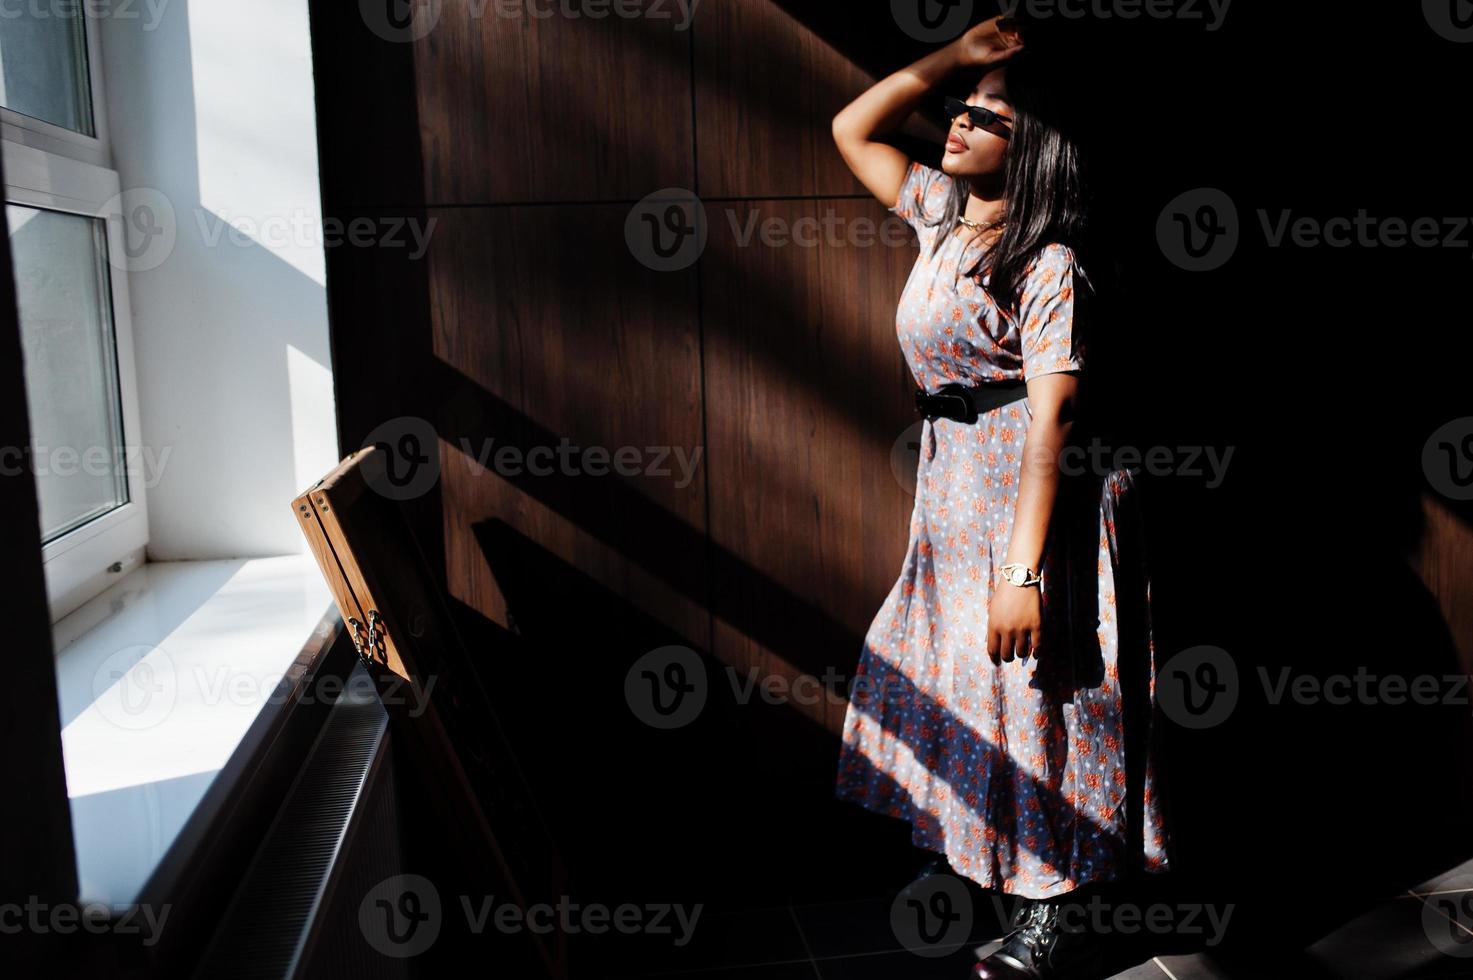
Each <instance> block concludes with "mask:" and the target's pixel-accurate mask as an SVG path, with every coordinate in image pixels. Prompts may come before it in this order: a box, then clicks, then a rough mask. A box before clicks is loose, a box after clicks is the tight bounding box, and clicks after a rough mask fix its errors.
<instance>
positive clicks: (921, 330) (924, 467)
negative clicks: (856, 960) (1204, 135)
mask: <svg viewBox="0 0 1473 980" xmlns="http://www.w3.org/2000/svg"><path fill="white" fill-rule="evenodd" d="M951 179H952V178H951V177H950V176H949V175H947V174H945V173H943V172H942V171H939V170H935V169H933V168H931V167H927V166H925V165H923V164H920V163H918V162H917V163H913V164H912V165H911V167H910V169H909V171H908V173H907V175H906V179H905V182H904V185H903V187H902V189H901V192H900V196H899V198H898V199H897V201H896V204H895V206H894V207H893V208H892V209H891V210H892V211H893V212H894V213H895V214H897V215H899V216H900V217H901V218H903V219H904V220H905V221H906V222H907V223H909V224H910V225H911V227H912V228H914V229H915V231H916V234H917V236H918V238H919V239H920V248H921V252H920V256H919V257H918V258H917V260H916V264H915V267H914V269H913V270H912V271H911V275H910V279H909V281H908V282H907V284H906V287H905V290H904V293H903V294H902V298H901V301H900V306H899V311H898V315H897V322H896V327H897V332H898V334H899V339H900V345H901V347H902V349H903V351H904V354H905V358H906V361H907V363H908V364H909V366H910V370H911V373H912V375H913V376H914V378H915V380H916V383H917V384H918V385H920V386H922V387H924V388H926V389H927V390H929V391H933V392H934V391H935V390H936V389H937V388H938V387H940V386H941V385H943V384H946V383H947V382H952V381H959V382H963V383H968V384H970V383H975V382H978V381H982V380H988V379H996V380H1002V379H1017V378H1023V379H1027V378H1033V377H1037V376H1039V375H1043V374H1048V373H1051V372H1056V371H1083V368H1084V353H1085V348H1084V342H1083V340H1084V338H1083V334H1084V328H1083V326H1082V324H1081V323H1080V322H1078V321H1077V320H1076V317H1075V307H1076V303H1075V297H1074V288H1075V268H1076V267H1075V265H1074V256H1073V254H1072V252H1071V251H1070V250H1069V249H1068V248H1067V247H1065V246H1063V245H1058V244H1051V245H1049V246H1048V247H1046V248H1045V249H1044V250H1043V251H1042V252H1041V253H1040V254H1039V256H1038V258H1037V259H1035V261H1034V262H1033V264H1032V265H1031V266H1030V267H1029V269H1028V270H1027V274H1026V276H1025V279H1024V284H1023V288H1022V290H1021V298H1020V303H1019V306H1018V311H1017V315H1016V317H1013V316H1010V315H1008V314H1007V313H1005V312H1003V311H1001V310H1000V309H999V308H998V306H997V305H996V304H995V303H994V302H993V300H992V298H991V297H990V295H989V294H988V292H987V290H986V289H985V286H986V285H987V281H988V278H987V276H986V275H985V274H983V273H979V272H977V265H976V263H977V260H978V259H979V258H980V257H981V254H982V253H981V252H980V249H981V248H982V247H983V246H980V245H977V244H974V243H972V242H971V238H972V236H970V235H956V234H952V235H950V236H949V241H947V242H946V243H944V244H943V245H942V247H941V249H940V251H939V252H938V253H937V254H936V255H934V256H933V255H932V254H931V246H932V243H933V242H934V238H935V236H936V235H937V234H939V233H940V232H939V231H938V229H937V228H935V227H928V226H927V225H926V223H925V222H924V221H923V220H921V219H922V216H923V215H930V216H936V215H939V214H940V213H941V209H942V206H943V202H944V200H945V197H946V195H947V193H948V192H949V190H950V186H949V183H950V181H951ZM969 270H970V271H969ZM1081 319H1084V318H1081ZM1031 417H1032V416H1031V412H1030V409H1029V404H1028V402H1027V400H1023V401H1019V402H1014V403H1012V404H1010V405H1005V406H1002V407H1000V408H995V409H992V410H991V411H989V412H987V413H985V414H984V415H983V416H982V417H981V419H979V421H978V422H976V423H975V424H966V423H963V422H957V421H953V420H950V419H937V420H934V421H926V422H925V423H924V424H923V427H922V431H921V451H920V459H919V463H918V469H917V479H916V499H915V507H914V511H913V513H912V516H911V522H910V539H909V545H908V548H907V551H906V555H905V559H904V563H903V565H902V567H901V570H900V576H899V578H898V579H897V580H896V582H895V585H894V586H893V587H892V588H891V590H890V592H889V594H888V595H887V596H886V598H885V600H884V603H883V605H881V607H880V609H879V612H878V613H877V614H876V616H875V618H874V621H873V623H872V624H871V626H870V628H869V630H868V631H867V633H866V636H865V639H864V645H863V647H862V650H861V653H860V660H859V666H858V670H857V672H856V678H855V683H854V685H853V689H852V690H851V692H850V703H849V707H848V709H847V714H846V717H845V722H844V728H843V741H842V747H841V751H840V758H839V771H838V780H837V787H836V793H837V795H838V796H839V798H841V799H846V800H850V801H852V802H855V803H858V804H860V805H862V806H864V807H867V808H868V809H871V810H874V811H876V812H878V813H882V814H888V815H890V816H893V817H899V818H902V819H905V820H908V821H909V822H910V824H911V828H912V835H911V836H912V841H913V842H914V843H915V844H916V845H918V846H920V847H923V848H926V849H929V850H933V851H937V852H940V853H942V854H944V855H946V857H947V859H948V861H949V863H950V864H951V866H952V867H953V868H955V869H956V870H957V871H958V872H959V873H961V874H963V875H966V876H967V877H969V878H971V879H972V880H974V881H976V882H977V883H978V884H979V885H981V886H982V887H984V888H993V889H998V890H1001V891H1004V892H1007V893H1011V894H1016V895H1020V896H1023V897H1027V898H1052V897H1055V896H1058V895H1061V894H1063V893H1066V892H1069V891H1072V890H1073V889H1075V888H1077V887H1080V886H1082V885H1084V884H1086V883H1089V882H1095V881H1103V880H1111V879H1117V878H1121V877H1124V876H1126V875H1127V874H1128V873H1131V872H1132V871H1134V870H1137V869H1138V870H1144V871H1164V870H1166V868H1167V864H1168V859H1167V847H1168V840H1167V834H1166V830H1165V821H1164V819H1163V817H1164V814H1163V807H1162V800H1161V798H1160V795H1159V794H1158V793H1157V792H1156V789H1157V785H1158V780H1157V775H1156V773H1157V768H1158V766H1157V762H1156V758H1155V756H1156V749H1155V742H1156V739H1155V738H1154V737H1153V731H1152V728H1153V718H1154V716H1155V712H1154V710H1153V709H1154V702H1155V681H1154V678H1155V670H1154V667H1155V664H1154V661H1155V653H1154V645H1153V639H1152V633H1151V626H1150V585H1149V578H1148V576H1147V575H1146V569H1145V559H1144V555H1143V538H1142V528H1141V525H1140V518H1139V515H1138V513H1137V507H1138V502H1137V501H1136V490H1135V487H1134V484H1133V481H1132V477H1131V474H1130V473H1129V471H1127V470H1123V469H1111V470H1108V471H1106V472H1095V471H1094V470H1092V469H1091V467H1090V466H1088V465H1085V464H1086V462H1087V460H1086V459H1083V458H1076V460H1075V461H1076V463H1077V464H1078V465H1076V466H1074V467H1071V468H1070V469H1068V470H1067V472H1069V473H1071V474H1073V475H1069V476H1065V477H1063V478H1062V479H1061V487H1060V493H1059V499H1058V502H1057V504H1056V506H1055V510H1054V514H1053V516H1052V518H1051V520H1050V531H1049V537H1048V543H1047V545H1046V547H1045V554H1044V557H1043V559H1042V562H1041V567H1040V569H1039V572H1040V574H1041V575H1042V577H1043V584H1042V585H1041V586H1040V589H1041V592H1042V599H1041V601H1042V610H1043V613H1042V615H1043V637H1042V644H1043V653H1042V654H1041V655H1040V656H1039V657H1029V658H1026V659H1019V660H1013V661H1011V662H1004V663H1001V664H999V665H994V664H993V662H992V661H991V659H990V658H989V657H988V655H987V603H988V598H989V596H990V594H991V588H992V585H993V583H995V582H997V581H999V580H1000V573H998V572H997V568H998V566H1000V565H1001V564H1002V563H1003V562H1005V561H1006V560H1007V559H1006V555H1007V550H1008V540H1009V536H1010V533H1011V525H1012V520H1013V516H1014V508H1015V506H1016V503H1017V488H1018V483H1019V477H1020V474H1021V468H1022V460H1021V454H1020V450H1021V449H1022V446H1023V439H1024V436H1025V435H1026V434H1027V429H1028V423H1029V420H1030V419H1031ZM1095 469H1098V468H1095ZM1004 587H1005V588H1013V586H1004Z"/></svg>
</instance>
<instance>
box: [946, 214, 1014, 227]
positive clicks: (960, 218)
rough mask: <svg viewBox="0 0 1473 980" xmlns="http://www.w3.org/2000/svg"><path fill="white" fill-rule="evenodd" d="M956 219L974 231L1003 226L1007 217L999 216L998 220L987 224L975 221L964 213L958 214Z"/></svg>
mask: <svg viewBox="0 0 1473 980" xmlns="http://www.w3.org/2000/svg"><path fill="white" fill-rule="evenodd" d="M956 220H958V221H960V222H961V223H962V224H964V225H966V226H967V227H968V228H970V229H972V230H973V231H991V230H992V229H994V228H998V227H1001V226H1002V225H1003V223H1004V222H1005V221H1006V220H1007V219H1006V218H998V219H997V220H996V221H989V222H987V223H986V224H982V223H981V222H977V221H973V220H972V219H971V218H968V217H967V216H966V215H964V214H959V215H957V216H956Z"/></svg>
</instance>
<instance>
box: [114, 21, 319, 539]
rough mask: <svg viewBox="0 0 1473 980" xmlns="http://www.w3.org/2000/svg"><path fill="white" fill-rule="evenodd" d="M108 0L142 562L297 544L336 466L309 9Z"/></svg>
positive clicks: (115, 149)
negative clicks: (145, 529) (149, 462)
mask: <svg viewBox="0 0 1473 980" xmlns="http://www.w3.org/2000/svg"><path fill="white" fill-rule="evenodd" d="M113 9H114V15H113V16H110V17H103V18H101V19H100V20H99V21H98V26H99V28H100V42H101V46H102V52H103V65H104V70H105V77H106V80H107V96H106V101H107V111H108V126H109V129H110V135H111V139H112V144H113V148H114V159H113V166H114V167H115V168H116V169H117V171H118V173H119V176H120V178H121V181H122V186H123V188H124V200H123V207H124V217H125V222H126V221H127V220H128V219H129V218H130V217H131V218H132V221H133V226H132V227H131V228H130V240H131V242H132V244H133V246H134V249H136V251H135V254H134V257H133V262H132V265H131V267H130V272H129V286H130V290H131V305H132V313H133V333H134V342H135V346H136V349H137V363H138V386H139V401H140V414H141V417H142V423H141V427H142V432H141V433H140V434H139V435H141V440H139V439H138V438H137V437H136V436H135V434H129V435H128V437H127V441H128V442H129V443H135V442H138V441H141V442H142V443H143V444H144V445H146V446H148V447H150V448H151V450H152V451H153V452H154V453H155V457H154V458H155V459H157V460H160V461H161V465H160V466H159V468H158V472H157V475H154V476H151V477H150V485H149V487H148V514H149V523H150V544H149V557H150V558H152V559H155V560H175V559H197V558H232V557H255V556H262V555H277V554H291V553H297V552H300V551H302V550H303V549H304V542H303V540H302V536H301V533H300V531H299V530H298V529H297V526H296V521H295V519H294V517H293V515H292V513H291V510H290V506H289V505H290V502H291V499H292V497H293V496H295V495H296V494H297V493H298V492H300V491H301V490H304V489H306V488H307V487H308V486H309V485H310V484H311V483H312V482H313V481H314V480H315V479H317V478H318V477H320V476H321V475H322V474H323V473H325V472H327V470H329V469H330V468H331V467H332V465H333V464H334V463H335V462H336V461H337V459H338V451H337V450H338V447H337V437H336V426H335V422H334V401H333V389H332V372H331V366H330V364H331V362H330V359H329V355H328V331H327V302H326V291H325V289H324V282H325V275H324V262H325V260H324V254H323V244H322V240H321V239H322V235H321V231H320V229H321V220H322V215H321V198H320V190H319V184H318V171H317V142H316V141H317V136H316V115H315V110H314V104H313V88H312V61H311V51H310V46H309V38H308V22H307V0H250V2H248V3H241V2H233V0H148V2H129V3H115V5H114V8H113ZM140 205H141V206H140ZM169 212H172V215H170V213H169ZM146 228H152V229H155V230H156V231H157V230H162V232H163V233H162V234H157V233H152V232H149V233H145V232H143V231H140V229H146ZM170 232H172V233H173V237H172V240H171V239H170ZM130 251H132V250H130Z"/></svg>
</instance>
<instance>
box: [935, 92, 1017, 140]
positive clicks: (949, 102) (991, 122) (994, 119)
mask: <svg viewBox="0 0 1473 980" xmlns="http://www.w3.org/2000/svg"><path fill="white" fill-rule="evenodd" d="M945 105H946V118H947V119H955V118H956V117H957V116H960V115H961V114H962V113H966V114H967V115H968V116H970V117H971V120H972V125H973V126H976V127H977V128H978V129H985V130H987V131H988V132H992V133H996V135H998V136H1001V137H1002V138H1003V139H1007V135H1008V133H1009V132H1010V130H1009V128H1008V127H1009V126H1011V125H1012V122H1013V121H1012V120H1011V119H1009V118H1008V117H1007V116H1000V115H998V114H997V113H995V112H993V111H992V110H991V109H988V108H986V107H985V106H980V105H967V104H966V103H965V102H963V101H962V100H961V99H954V98H951V97H950V96H948V97H947V99H946V103H945ZM999 130H1001V132H998V131H999Z"/></svg>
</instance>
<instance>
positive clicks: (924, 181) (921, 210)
mask: <svg viewBox="0 0 1473 980" xmlns="http://www.w3.org/2000/svg"><path fill="white" fill-rule="evenodd" d="M951 180H952V178H951V175H950V174H948V173H946V172H945V171H943V170H937V169H936V168H935V167H928V166H926V165H925V164H924V163H921V162H920V161H919V160H912V161H911V162H910V168H909V169H908V170H906V172H905V180H904V181H903V182H902V183H901V185H900V193H899V195H897V197H896V199H895V204H894V205H893V206H892V207H891V208H890V212H891V213H892V214H895V215H896V216H898V217H899V218H900V220H902V221H904V222H905V223H906V224H908V225H910V227H911V228H912V229H913V230H914V231H915V233H916V235H917V236H918V237H919V238H920V239H921V241H922V242H925V241H927V239H928V238H929V236H930V235H932V234H934V233H935V231H936V229H935V228H934V227H928V226H927V225H926V222H927V221H928V220H929V221H934V220H936V218H937V217H939V216H940V215H941V213H942V211H943V209H944V208H945V206H946V195H947V194H948V193H950V191H951Z"/></svg>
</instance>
